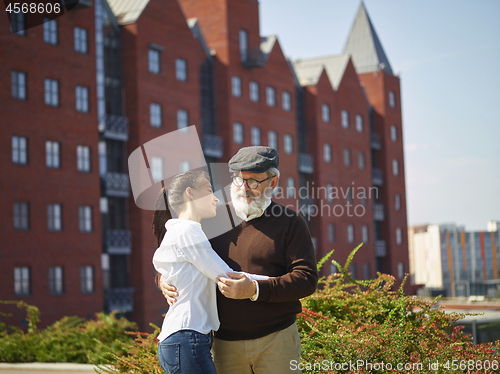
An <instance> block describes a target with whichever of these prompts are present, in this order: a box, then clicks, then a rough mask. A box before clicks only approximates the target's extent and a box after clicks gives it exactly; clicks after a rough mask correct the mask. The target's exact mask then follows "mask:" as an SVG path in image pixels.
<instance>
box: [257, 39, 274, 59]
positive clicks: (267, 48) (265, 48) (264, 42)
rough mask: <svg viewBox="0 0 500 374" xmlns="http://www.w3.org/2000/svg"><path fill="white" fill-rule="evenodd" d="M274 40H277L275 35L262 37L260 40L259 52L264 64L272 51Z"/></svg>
mask: <svg viewBox="0 0 500 374" xmlns="http://www.w3.org/2000/svg"><path fill="white" fill-rule="evenodd" d="M276 40H277V37H276V35H269V36H262V37H261V38H260V50H261V51H262V55H263V57H264V62H267V59H268V58H269V54H270V53H271V51H272V50H273V47H274V44H275V43H276Z"/></svg>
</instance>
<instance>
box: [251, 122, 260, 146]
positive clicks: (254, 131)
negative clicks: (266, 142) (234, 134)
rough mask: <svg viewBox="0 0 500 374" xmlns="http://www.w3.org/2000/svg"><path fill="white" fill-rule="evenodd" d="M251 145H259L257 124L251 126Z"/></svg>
mask: <svg viewBox="0 0 500 374" xmlns="http://www.w3.org/2000/svg"><path fill="white" fill-rule="evenodd" d="M250 131H251V135H252V145H260V129H259V128H258V127H257V126H252V129H251V130H250Z"/></svg>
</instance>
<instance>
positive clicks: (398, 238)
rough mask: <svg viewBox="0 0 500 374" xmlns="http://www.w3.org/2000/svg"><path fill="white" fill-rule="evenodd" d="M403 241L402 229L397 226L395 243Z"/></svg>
mask: <svg viewBox="0 0 500 374" xmlns="http://www.w3.org/2000/svg"><path fill="white" fill-rule="evenodd" d="M401 243H403V231H402V230H401V229H400V228H399V227H398V228H397V229H396V244H401Z"/></svg>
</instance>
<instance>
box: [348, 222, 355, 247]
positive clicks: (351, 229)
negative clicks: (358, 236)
mask: <svg viewBox="0 0 500 374" xmlns="http://www.w3.org/2000/svg"><path fill="white" fill-rule="evenodd" d="M347 241H348V242H349V243H352V242H354V226H353V225H349V226H347Z"/></svg>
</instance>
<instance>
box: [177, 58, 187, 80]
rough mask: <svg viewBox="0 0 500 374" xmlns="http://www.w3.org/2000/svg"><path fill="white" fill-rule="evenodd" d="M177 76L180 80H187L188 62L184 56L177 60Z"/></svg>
mask: <svg viewBox="0 0 500 374" xmlns="http://www.w3.org/2000/svg"><path fill="white" fill-rule="evenodd" d="M175 77H176V78H177V80H178V81H181V82H185V81H187V62H186V60H184V59H182V58H178V59H176V60H175Z"/></svg>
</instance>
